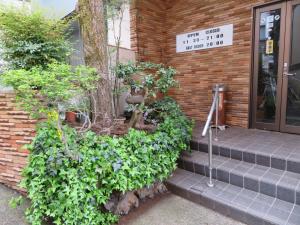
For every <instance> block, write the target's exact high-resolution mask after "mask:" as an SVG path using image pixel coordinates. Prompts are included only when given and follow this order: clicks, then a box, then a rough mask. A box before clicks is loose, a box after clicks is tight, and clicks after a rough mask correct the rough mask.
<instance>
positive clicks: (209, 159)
mask: <svg viewBox="0 0 300 225" xmlns="http://www.w3.org/2000/svg"><path fill="white" fill-rule="evenodd" d="M208 172H209V181H208V182H207V185H208V187H213V186H214V183H213V182H212V130H211V126H209V129H208Z"/></svg>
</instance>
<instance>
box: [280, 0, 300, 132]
mask: <svg viewBox="0 0 300 225" xmlns="http://www.w3.org/2000/svg"><path fill="white" fill-rule="evenodd" d="M286 20H287V22H286V37H285V53H284V63H283V66H284V67H283V69H284V71H283V89H282V110H281V115H282V116H281V127H280V130H281V131H284V132H290V133H300V0H294V1H289V2H288V3H287V19H286Z"/></svg>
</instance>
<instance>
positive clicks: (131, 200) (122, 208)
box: [114, 191, 139, 215]
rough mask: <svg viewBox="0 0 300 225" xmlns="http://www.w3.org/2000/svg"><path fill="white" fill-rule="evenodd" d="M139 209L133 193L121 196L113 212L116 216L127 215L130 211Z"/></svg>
mask: <svg viewBox="0 0 300 225" xmlns="http://www.w3.org/2000/svg"><path fill="white" fill-rule="evenodd" d="M137 207H139V199H138V197H137V196H136V195H135V193H134V192H133V191H131V192H127V193H126V194H124V195H121V197H120V201H119V203H118V205H117V207H116V211H115V212H114V213H115V214H117V215H127V214H128V213H129V212H130V210H131V209H133V208H137Z"/></svg>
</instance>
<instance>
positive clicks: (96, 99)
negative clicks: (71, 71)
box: [77, 0, 113, 129]
mask: <svg viewBox="0 0 300 225" xmlns="http://www.w3.org/2000/svg"><path fill="white" fill-rule="evenodd" d="M77 11H78V13H79V21H80V25H81V31H82V32H81V34H82V38H83V43H84V44H83V45H84V54H85V63H86V64H87V65H88V66H90V67H94V68H96V69H97V72H98V73H99V76H100V77H101V78H100V80H99V83H98V87H97V90H96V91H95V93H94V94H93V97H92V99H93V101H92V105H93V110H92V111H93V112H92V113H93V121H94V122H97V123H99V124H100V125H101V126H102V127H103V128H104V129H107V128H109V127H111V125H112V121H113V109H112V101H113V98H112V91H111V85H110V80H109V72H108V49H107V48H108V42H107V27H106V13H105V0H79V1H78V8H77Z"/></svg>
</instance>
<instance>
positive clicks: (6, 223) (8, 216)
mask: <svg viewBox="0 0 300 225" xmlns="http://www.w3.org/2000/svg"><path fill="white" fill-rule="evenodd" d="M17 196H19V194H18V193H17V192H15V191H13V190H11V189H9V188H7V187H5V186H3V185H1V184H0V225H28V224H27V223H26V222H25V216H24V211H25V208H26V207H28V205H29V202H28V201H26V202H25V205H22V206H21V207H18V208H17V209H12V208H11V207H10V206H9V201H10V199H11V198H12V197H17ZM119 225H243V224H242V223H238V222H236V221H234V220H232V219H230V218H228V217H225V216H223V215H220V214H218V213H216V212H214V211H212V210H210V209H207V208H204V207H202V206H200V205H197V204H194V203H192V202H189V201H187V200H185V199H183V198H180V197H177V196H175V195H172V194H168V195H166V196H164V197H162V198H156V199H155V200H149V201H147V202H146V203H143V204H142V205H141V207H140V208H138V209H136V210H134V211H133V212H132V213H131V214H130V215H129V216H127V217H125V218H122V219H121V221H120V223H119Z"/></svg>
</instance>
